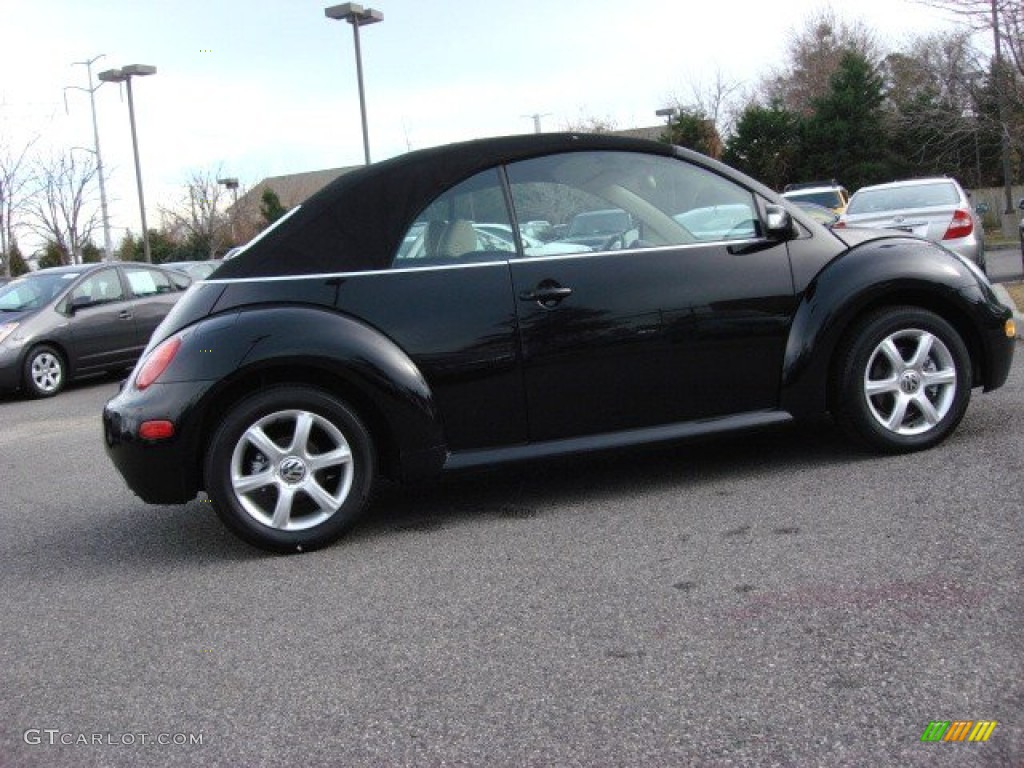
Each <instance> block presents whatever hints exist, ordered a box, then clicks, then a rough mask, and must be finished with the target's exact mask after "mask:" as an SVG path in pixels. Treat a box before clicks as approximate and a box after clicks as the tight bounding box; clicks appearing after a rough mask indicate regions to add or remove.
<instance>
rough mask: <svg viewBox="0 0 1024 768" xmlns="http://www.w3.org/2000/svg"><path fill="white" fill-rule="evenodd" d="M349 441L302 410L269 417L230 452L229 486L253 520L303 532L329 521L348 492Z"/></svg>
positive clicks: (327, 424)
mask: <svg viewBox="0 0 1024 768" xmlns="http://www.w3.org/2000/svg"><path fill="white" fill-rule="evenodd" d="M352 462H353V457H352V451H351V448H350V447H349V444H348V441H347V440H346V439H345V436H344V435H343V434H342V432H341V430H339V429H338V428H337V427H336V426H335V425H334V424H332V423H331V422H330V421H328V420H327V419H325V418H324V417H322V416H320V415H318V414H316V413H311V412H309V411H303V410H286V411H277V412H275V413H271V414H269V415H267V416H264V417H263V418H261V419H259V420H258V421H257V422H256V423H254V424H253V425H252V426H250V427H249V428H248V429H246V430H245V432H243V433H242V436H241V437H240V438H239V439H238V442H237V443H236V444H235V448H234V451H233V452H232V454H231V487H232V489H233V491H234V494H235V498H236V499H237V500H238V503H239V504H240V505H241V507H242V508H243V509H244V510H245V511H246V512H247V513H248V514H249V515H250V516H251V517H252V518H253V519H254V520H256V521H257V522H259V523H261V524H262V525H265V526H268V527H270V528H275V529H277V530H282V531H301V530H306V529H308V528H312V527H314V526H317V525H320V524H321V523H323V522H324V521H326V520H327V519H328V518H330V517H331V516H332V515H333V514H334V513H335V512H337V511H338V509H339V508H340V507H341V505H342V504H343V503H344V502H345V499H346V498H347V497H348V494H349V491H350V490H351V489H352V478H353V463H352Z"/></svg>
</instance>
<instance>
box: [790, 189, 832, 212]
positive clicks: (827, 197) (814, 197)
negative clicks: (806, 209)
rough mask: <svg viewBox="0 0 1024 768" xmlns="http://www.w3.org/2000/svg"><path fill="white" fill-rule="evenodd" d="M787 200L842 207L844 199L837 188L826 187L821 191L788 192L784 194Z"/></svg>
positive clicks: (828, 206)
mask: <svg viewBox="0 0 1024 768" xmlns="http://www.w3.org/2000/svg"><path fill="white" fill-rule="evenodd" d="M783 197H785V198H786V199H787V200H799V201H800V202H802V203H815V204H816V205H820V206H822V207H824V208H840V207H842V205H843V199H842V198H841V197H840V196H839V193H838V192H837V191H835V190H829V189H826V190H824V191H820V192H787V193H786V194H784V195H783Z"/></svg>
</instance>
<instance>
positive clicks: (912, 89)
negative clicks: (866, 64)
mask: <svg viewBox="0 0 1024 768" xmlns="http://www.w3.org/2000/svg"><path fill="white" fill-rule="evenodd" d="M971 38H972V35H971V33H970V32H969V31H965V30H961V31H954V32H944V33H938V34H934V35H929V36H926V37H921V38H917V39H916V40H914V41H913V42H912V43H911V45H910V46H909V47H908V49H907V50H905V51H902V52H899V53H892V54H890V55H888V56H886V58H885V60H884V62H883V64H882V72H883V75H884V78H885V87H886V95H887V120H888V122H889V125H890V128H891V129H892V131H893V132H894V134H895V135H897V136H909V137H913V140H912V142H909V143H908V145H907V146H905V147H902V148H901V151H903V152H912V153H913V156H912V157H909V158H908V159H910V160H912V161H913V162H914V163H916V164H917V165H919V166H920V167H921V168H925V169H933V170H934V171H935V172H938V170H939V169H945V170H946V172H948V171H949V170H951V169H957V170H958V172H959V173H960V174H961V175H964V177H965V178H972V179H974V180H975V186H978V185H980V183H981V176H982V174H981V169H980V165H981V161H980V157H979V158H978V159H977V160H976V158H975V155H976V154H977V151H978V150H977V147H978V140H979V135H981V134H984V135H986V136H987V135H992V134H996V132H997V131H998V121H997V120H995V119H993V116H992V114H991V112H990V111H985V110H983V109H981V107H980V103H981V101H982V99H981V97H980V96H979V94H980V93H981V90H982V85H983V82H982V81H984V80H985V77H986V76H985V72H984V66H983V61H982V59H983V57H982V55H981V53H980V52H979V51H978V50H977V49H976V48H975V47H974V46H973V45H972V43H971ZM972 140H973V141H972ZM965 146H973V147H974V151H973V152H971V151H968V153H967V154H968V156H967V157H965V156H964V153H965ZM975 166H977V167H975ZM969 168H973V169H974V170H973V171H972V172H971V173H970V174H965V173H964V172H965V171H966V170H967V169H969Z"/></svg>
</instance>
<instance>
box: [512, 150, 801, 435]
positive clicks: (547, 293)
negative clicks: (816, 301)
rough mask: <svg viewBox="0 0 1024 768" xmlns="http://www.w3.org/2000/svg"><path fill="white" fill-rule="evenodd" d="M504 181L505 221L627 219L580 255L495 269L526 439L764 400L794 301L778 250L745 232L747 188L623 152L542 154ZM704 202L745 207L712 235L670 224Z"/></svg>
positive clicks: (776, 373)
mask: <svg viewBox="0 0 1024 768" xmlns="http://www.w3.org/2000/svg"><path fill="white" fill-rule="evenodd" d="M507 174H508V180H509V184H510V189H511V195H512V200H513V206H514V209H515V216H516V218H517V219H519V220H523V221H525V220H529V219H546V220H548V221H552V222H556V227H557V223H562V222H566V221H570V220H571V219H572V217H574V216H578V215H579V214H580V213H582V212H586V211H588V210H593V211H600V210H608V209H611V208H616V209H621V210H624V211H627V212H628V213H629V214H630V217H629V219H628V220H629V221H630V225H631V229H630V230H629V231H623V232H621V233H611V234H609V235H608V237H607V238H606V239H605V241H604V242H603V243H601V244H599V245H597V246H594V247H592V248H591V249H590V250H587V249H586V248H581V249H580V250H579V251H578V252H576V253H561V254H557V255H550V256H535V257H525V258H520V259H516V260H514V261H513V262H512V263H511V275H512V282H513V289H514V292H515V296H516V299H517V300H516V311H517V316H518V319H519V329H520V339H521V347H522V356H523V358H522V359H523V372H524V373H523V375H524V386H525V397H526V401H527V408H528V412H529V424H530V439H531V440H532V441H544V440H556V439H562V438H571V437H577V436H584V435H589V434H596V433H604V432H613V431H620V430H629V429H636V428H644V427H653V426H658V425H665V424H671V423H676V422H683V421H690V420H695V419H702V418H707V417H714V416H722V415H727V414H737V413H743V412H749V411H756V410H761V409H770V408H773V407H776V406H777V404H778V397H779V387H780V376H781V365H782V357H783V353H784V349H785V342H786V335H787V329H788V327H789V323H790V318H791V316H792V313H793V311H794V308H795V298H794V295H793V283H792V277H791V272H790V266H789V259H788V253H787V248H786V245H785V244H784V243H779V242H770V241H768V240H766V239H765V238H763V237H761V235H760V232H761V225H760V220H759V219H760V217H759V213H758V211H759V205H760V204H759V203H758V201H757V199H756V197H755V196H754V195H753V194H752V193H751V192H750V191H749V190H747V189H744V188H743V187H741V186H739V185H738V184H736V183H734V182H732V181H731V180H729V179H727V178H725V177H723V176H720V175H718V174H716V173H714V172H712V171H710V170H708V169H705V168H701V167H699V166H696V165H694V164H691V163H688V162H686V161H684V160H682V159H679V158H675V157H663V156H653V155H645V154H641V153H630V152H586V153H583V152H578V153H571V154H565V155H551V156H547V157H543V158H536V159H531V160H527V161H523V162H520V163H515V164H512V165H510V166H508V168H507ZM714 206H728V207H729V210H730V212H734V211H735V206H745V210H746V211H747V215H746V216H743V217H739V219H737V221H736V223H735V224H734V225H733V226H732V227H730V228H728V229H723V227H722V224H721V220H722V219H721V217H720V216H712V215H704V214H703V213H700V214H699V215H693V214H691V219H696V220H701V221H714V222H716V223H715V224H714V228H712V229H706V230H695V231H691V230H689V229H687V228H686V227H685V226H684V225H683V224H681V223H680V221H679V218H681V217H685V216H686V214H687V213H688V212H691V211H694V210H696V209H700V208H712V207H714ZM677 217H678V218H677ZM684 220H685V218H684Z"/></svg>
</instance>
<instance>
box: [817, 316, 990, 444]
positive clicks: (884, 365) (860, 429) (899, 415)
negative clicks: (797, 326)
mask: <svg viewBox="0 0 1024 768" xmlns="http://www.w3.org/2000/svg"><path fill="white" fill-rule="evenodd" d="M837 375H838V380H837V382H836V391H837V393H838V402H837V407H836V417H837V420H838V421H839V423H840V425H841V426H842V427H843V428H844V429H845V430H846V431H847V433H849V434H850V435H851V436H853V437H854V438H856V439H859V440H861V441H863V442H865V443H867V444H868V445H869V446H871V447H873V448H876V449H879V450H882V451H885V452H888V453H907V452H910V451H920V450H924V449H926V448H931V447H932V446H935V445H938V444H939V443H940V442H942V441H943V440H944V439H946V437H948V436H949V434H950V433H951V432H952V431H953V430H954V429H955V428H956V426H957V424H959V423H960V419H962V418H963V415H964V413H965V412H966V410H967V404H968V403H969V402H970V399H971V358H970V355H969V354H968V352H967V347H966V346H965V345H964V342H963V340H962V339H961V338H960V335H959V334H958V333H957V332H956V330H955V329H954V328H953V327H952V326H951V325H950V324H949V323H947V322H946V321H945V320H943V319H942V318H941V317H939V316H938V315H936V314H934V313H933V312H928V311H926V310H923V309H918V308H916V307H891V308H886V309H883V310H880V311H877V312H875V313H873V314H871V315H869V316H867V317H865V318H864V319H863V320H862V321H861V322H860V323H858V325H857V326H856V327H855V328H854V330H853V331H852V333H851V334H850V335H849V337H848V340H847V342H846V344H845V346H844V347H843V349H842V350H841V352H840V357H839V367H838V370H837ZM929 382H930V383H929Z"/></svg>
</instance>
